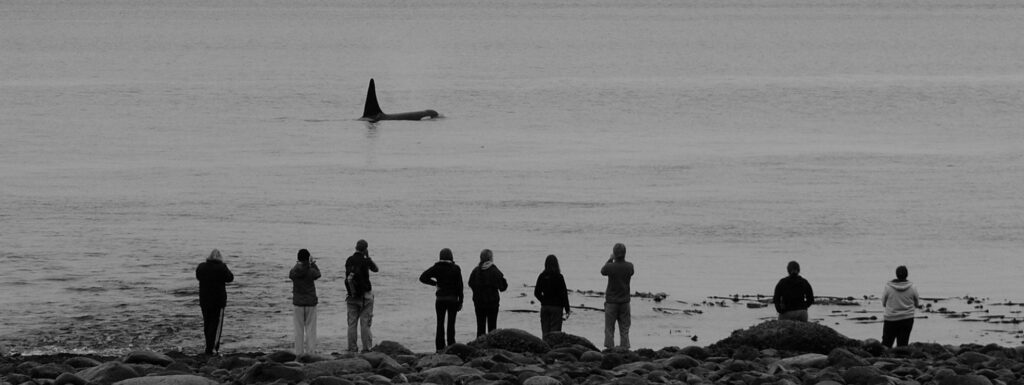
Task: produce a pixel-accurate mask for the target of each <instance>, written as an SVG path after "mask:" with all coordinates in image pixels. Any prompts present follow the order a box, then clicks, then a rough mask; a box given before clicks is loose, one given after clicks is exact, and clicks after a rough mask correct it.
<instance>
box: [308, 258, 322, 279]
mask: <svg viewBox="0 0 1024 385" xmlns="http://www.w3.org/2000/svg"><path fill="white" fill-rule="evenodd" d="M309 269H310V270H311V271H312V272H313V279H314V280H317V279H320V268H319V267H316V262H310V263H309Z"/></svg>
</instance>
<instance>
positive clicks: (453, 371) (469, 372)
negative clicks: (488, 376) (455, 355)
mask: <svg viewBox="0 0 1024 385" xmlns="http://www.w3.org/2000/svg"><path fill="white" fill-rule="evenodd" d="M438 373H444V374H447V375H449V376H451V377H452V378H453V379H458V378H459V377H462V376H482V375H483V374H484V372H481V371H480V370H479V369H476V368H471V367H468V366H455V365H452V366H439V367H436V368H430V369H426V370H424V371H422V372H420V374H421V375H422V376H424V378H429V377H430V376H431V375H433V374H438Z"/></svg>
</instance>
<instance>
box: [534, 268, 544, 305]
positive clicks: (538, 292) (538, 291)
mask: <svg viewBox="0 0 1024 385" xmlns="http://www.w3.org/2000/svg"><path fill="white" fill-rule="evenodd" d="M543 276H544V274H541V275H538V276H537V284H535V285H533V298H536V299H537V301H540V302H544V289H542V288H541V287H540V284H541V279H540V278H541V277H543ZM541 305H543V303H542V304H541Z"/></svg>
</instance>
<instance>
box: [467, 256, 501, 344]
mask: <svg viewBox="0 0 1024 385" xmlns="http://www.w3.org/2000/svg"><path fill="white" fill-rule="evenodd" d="M469 288H470V289H473V310H475V312H476V336H477V337H480V336H482V335H484V334H487V333H490V332H491V331H493V330H494V329H495V328H497V326H498V303H499V302H500V300H501V296H500V295H499V294H498V292H499V291H505V290H507V289H508V282H507V281H505V275H504V274H502V273H501V270H499V269H498V266H495V265H494V253H493V252H491V250H490V249H483V251H481V252H480V264H479V265H477V267H476V268H474V269H473V271H472V272H471V273H469Z"/></svg>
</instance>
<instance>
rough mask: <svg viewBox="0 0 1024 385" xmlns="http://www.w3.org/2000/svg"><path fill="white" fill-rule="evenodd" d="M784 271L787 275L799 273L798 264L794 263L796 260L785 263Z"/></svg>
mask: <svg viewBox="0 0 1024 385" xmlns="http://www.w3.org/2000/svg"><path fill="white" fill-rule="evenodd" d="M786 271H787V272H788V273H789V275H800V264H799V263H796V261H789V264H787V265H786Z"/></svg>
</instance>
